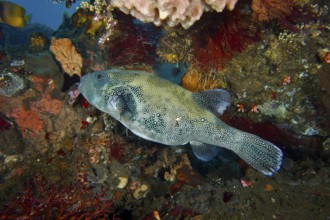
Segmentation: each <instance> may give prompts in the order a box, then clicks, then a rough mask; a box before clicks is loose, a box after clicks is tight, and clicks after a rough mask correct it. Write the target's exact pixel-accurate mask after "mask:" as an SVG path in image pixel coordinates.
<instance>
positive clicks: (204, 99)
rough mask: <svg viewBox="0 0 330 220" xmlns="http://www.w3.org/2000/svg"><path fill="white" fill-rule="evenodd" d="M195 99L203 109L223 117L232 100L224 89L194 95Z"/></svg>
mask: <svg viewBox="0 0 330 220" xmlns="http://www.w3.org/2000/svg"><path fill="white" fill-rule="evenodd" d="M193 99H194V100H195V101H196V102H197V104H198V105H199V106H201V107H202V108H207V109H209V110H210V111H212V112H213V114H215V115H218V116H220V115H222V114H223V112H224V111H225V110H226V109H227V108H228V106H230V104H231V102H232V100H231V97H230V94H229V92H227V91H226V90H223V89H210V90H206V91H202V92H196V93H193Z"/></svg>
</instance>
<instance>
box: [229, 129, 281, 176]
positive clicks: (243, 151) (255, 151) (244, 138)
mask: <svg viewBox="0 0 330 220" xmlns="http://www.w3.org/2000/svg"><path fill="white" fill-rule="evenodd" d="M235 142H236V143H235V144H234V145H236V146H234V147H233V149H231V150H233V151H234V152H235V153H236V154H238V156H239V157H241V158H242V159H243V160H245V161H246V162H247V163H248V164H250V165H251V166H252V167H253V168H255V169H256V170H258V171H260V172H261V173H263V174H265V175H269V176H271V175H273V174H274V173H275V172H277V171H278V170H279V169H280V168H281V164H282V159H283V153H282V151H281V150H280V149H279V148H278V147H277V146H275V145H274V144H272V143H270V142H268V141H266V140H264V139H262V138H260V137H258V136H256V135H253V134H249V133H246V132H239V134H237V139H236V141H235Z"/></svg>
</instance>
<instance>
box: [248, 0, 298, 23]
mask: <svg viewBox="0 0 330 220" xmlns="http://www.w3.org/2000/svg"><path fill="white" fill-rule="evenodd" d="M293 5H294V3H293V0H286V1H283V0H253V1H252V3H251V8H252V10H253V14H254V17H255V18H256V19H258V20H259V21H271V20H277V19H281V18H283V17H285V16H287V15H289V14H290V12H291V10H292V8H293Z"/></svg>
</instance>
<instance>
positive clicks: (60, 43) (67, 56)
mask: <svg viewBox="0 0 330 220" xmlns="http://www.w3.org/2000/svg"><path fill="white" fill-rule="evenodd" d="M50 50H51V51H52V52H53V53H54V55H55V58H56V60H57V61H59V62H60V64H61V66H62V68H63V70H64V72H66V73H68V74H69V75H70V76H73V75H74V74H77V75H78V76H81V68H82V62H83V59H82V57H81V55H80V54H79V53H78V52H77V51H76V48H75V47H74V45H73V44H72V42H71V40H70V39H69V38H61V39H56V38H53V39H52V42H51V45H50Z"/></svg>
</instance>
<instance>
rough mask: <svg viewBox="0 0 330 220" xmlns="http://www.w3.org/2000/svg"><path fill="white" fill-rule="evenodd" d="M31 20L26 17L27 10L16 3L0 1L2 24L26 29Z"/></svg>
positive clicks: (0, 19) (0, 20)
mask: <svg viewBox="0 0 330 220" xmlns="http://www.w3.org/2000/svg"><path fill="white" fill-rule="evenodd" d="M30 19H31V15H30V14H28V15H25V9H24V8H23V7H21V6H19V5H17V4H15V3H12V2H7V1H0V22H1V23H6V24H8V25H10V26H13V27H19V28H20V27H24V26H25V25H26V24H27V23H28V22H29V21H30Z"/></svg>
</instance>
